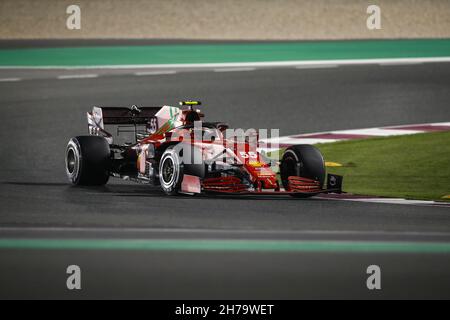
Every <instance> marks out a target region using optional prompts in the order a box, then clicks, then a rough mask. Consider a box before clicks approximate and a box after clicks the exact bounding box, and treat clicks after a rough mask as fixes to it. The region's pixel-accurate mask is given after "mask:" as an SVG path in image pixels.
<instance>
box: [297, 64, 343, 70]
mask: <svg viewBox="0 0 450 320" xmlns="http://www.w3.org/2000/svg"><path fill="white" fill-rule="evenodd" d="M337 67H339V65H337V64H316V65H302V66H296V67H295V69H327V68H337Z"/></svg>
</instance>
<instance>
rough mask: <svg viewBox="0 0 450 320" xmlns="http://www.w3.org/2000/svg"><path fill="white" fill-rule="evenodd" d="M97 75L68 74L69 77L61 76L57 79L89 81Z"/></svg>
mask: <svg viewBox="0 0 450 320" xmlns="http://www.w3.org/2000/svg"><path fill="white" fill-rule="evenodd" d="M97 77H98V74H69V75H62V76H58V77H57V78H58V79H60V80H66V79H90V78H97Z"/></svg>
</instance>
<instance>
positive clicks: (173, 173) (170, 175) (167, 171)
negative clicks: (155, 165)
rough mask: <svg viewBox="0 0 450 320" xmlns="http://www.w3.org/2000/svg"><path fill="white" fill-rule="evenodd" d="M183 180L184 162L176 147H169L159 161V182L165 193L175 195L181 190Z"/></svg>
mask: <svg viewBox="0 0 450 320" xmlns="http://www.w3.org/2000/svg"><path fill="white" fill-rule="evenodd" d="M182 181H183V162H182V159H181V158H180V155H179V153H178V149H177V148H174V147H169V148H167V149H166V150H165V151H164V153H163V154H162V156H161V160H160V162H159V182H160V184H161V189H162V190H163V191H164V193H165V194H167V195H169V196H173V195H176V194H178V192H180V190H181V182H182Z"/></svg>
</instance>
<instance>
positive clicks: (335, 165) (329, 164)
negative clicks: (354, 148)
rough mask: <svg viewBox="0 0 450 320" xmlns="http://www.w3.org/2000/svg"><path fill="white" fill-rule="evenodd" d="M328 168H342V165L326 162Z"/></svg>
mask: <svg viewBox="0 0 450 320" xmlns="http://www.w3.org/2000/svg"><path fill="white" fill-rule="evenodd" d="M325 166H326V167H342V164H340V163H337V162H331V161H325Z"/></svg>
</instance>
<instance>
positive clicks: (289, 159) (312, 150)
mask: <svg viewBox="0 0 450 320" xmlns="http://www.w3.org/2000/svg"><path fill="white" fill-rule="evenodd" d="M325 174H326V170H325V162H324V160H323V157H322V154H321V153H320V151H319V150H318V149H317V148H316V147H314V146H311V145H307V144H300V145H295V146H291V147H289V148H287V149H286V151H285V152H284V154H283V158H282V159H281V164H280V176H281V182H282V184H283V187H284V188H285V189H286V190H288V189H289V183H288V177H289V176H298V177H303V178H309V179H314V180H317V181H319V182H320V187H323V184H324V182H325ZM293 196H296V197H308V196H309V195H305V194H293Z"/></svg>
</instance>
